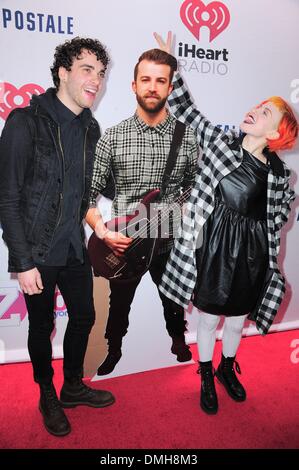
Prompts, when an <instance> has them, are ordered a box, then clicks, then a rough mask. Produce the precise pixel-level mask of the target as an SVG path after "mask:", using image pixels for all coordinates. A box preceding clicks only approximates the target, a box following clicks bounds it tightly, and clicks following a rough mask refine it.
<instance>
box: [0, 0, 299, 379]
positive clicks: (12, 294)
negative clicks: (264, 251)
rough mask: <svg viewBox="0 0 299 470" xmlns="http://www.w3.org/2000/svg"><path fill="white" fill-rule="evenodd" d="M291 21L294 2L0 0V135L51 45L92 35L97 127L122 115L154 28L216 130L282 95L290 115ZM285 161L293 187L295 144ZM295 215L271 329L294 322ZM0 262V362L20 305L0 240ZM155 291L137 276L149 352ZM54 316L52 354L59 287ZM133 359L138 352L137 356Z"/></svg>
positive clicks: (129, 109)
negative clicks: (100, 79) (104, 67)
mask: <svg viewBox="0 0 299 470" xmlns="http://www.w3.org/2000/svg"><path fill="white" fill-rule="evenodd" d="M298 18H299V2H298V1H295V0H284V1H283V2H281V0H251V1H250V2H249V1H247V2H244V1H240V0H223V1H209V0H205V1H201V0H163V1H161V0H126V1H125V2H123V1H120V0H119V1H115V2H108V1H105V0H89V2H88V3H85V2H79V1H73V0H64V1H63V2H61V1H59V0H51V1H50V0H45V1H43V2H36V1H35V0H28V1H18V0H2V1H1V3H0V39H1V72H0V82H1V84H0V87H1V89H0V131H1V130H2V127H3V125H4V123H5V120H6V118H7V116H8V114H9V112H10V111H11V110H12V109H13V108H15V107H22V106H26V105H27V104H28V103H29V100H30V97H31V95H32V94H33V93H41V92H43V90H45V89H46V88H47V87H49V86H52V82H51V75H50V66H51V64H52V61H53V53H54V49H55V47H56V46H57V45H58V44H60V43H62V42H64V41H65V40H66V39H71V38H73V37H75V36H88V37H93V38H98V39H100V40H101V41H102V42H103V43H104V44H105V45H106V46H107V48H108V50H109V53H110V55H111V58H112V61H111V67H110V69H109V72H108V74H107V80H106V83H105V87H104V90H103V93H102V95H101V97H100V98H99V99H98V101H97V105H96V107H95V108H94V110H93V111H94V114H95V116H96V118H97V119H98V120H99V122H100V125H101V128H102V130H103V131H104V130H105V129H106V128H107V127H109V126H111V125H114V124H116V123H118V122H119V121H121V120H122V119H124V118H127V117H129V116H130V115H132V114H133V113H134V110H135V105H136V102H135V96H134V94H133V92H132V90H131V81H132V78H133V69H134V65H135V63H136V61H137V59H138V57H139V55H140V54H141V53H142V52H143V51H144V50H146V49H150V48H152V47H155V46H156V43H155V40H154V38H153V35H152V33H153V31H157V32H159V33H161V34H162V35H163V36H164V37H166V34H167V31H168V30H172V31H173V32H174V34H175V55H176V56H177V58H178V60H179V67H180V70H181V72H182V73H183V75H184V77H185V79H186V82H187V83H188V85H189V88H190V90H191V92H192V95H193V97H194V99H195V101H196V103H197V104H198V107H199V108H200V109H201V110H202V111H203V112H204V113H205V114H206V115H207V116H208V117H209V118H210V120H211V121H212V122H214V123H216V124H218V125H219V126H221V128H223V129H228V128H236V129H238V125H239V123H240V122H241V120H242V118H243V117H244V114H245V112H246V111H248V110H249V109H250V108H251V106H253V105H254V104H256V103H259V102H260V101H261V100H263V99H265V98H267V97H268V96H271V95H281V96H283V97H285V98H286V99H287V100H288V101H289V102H290V103H291V104H292V105H293V107H294V109H295V111H296V112H297V113H298V112H299V70H298V44H299V29H298ZM1 157H2V158H3V156H1ZM4 157H5V156H4ZM283 158H285V160H286V162H287V163H288V165H289V166H290V167H291V168H292V169H293V180H292V182H293V185H294V187H295V189H297V190H298V186H299V183H298V181H297V176H296V174H298V172H299V159H298V147H297V148H296V149H295V150H294V151H292V152H291V153H289V154H287V155H283ZM297 218H298V203H295V204H294V206H293V211H292V215H291V218H290V221H289V222H288V224H287V226H286V228H285V229H284V232H283V236H282V249H281V255H280V258H281V262H282V265H283V271H284V273H285V276H286V278H287V281H288V291H287V295H286V298H285V301H284V303H283V306H282V308H281V310H280V312H279V314H278V316H277V318H276V320H275V324H274V325H273V329H274V330H278V329H290V328H295V327H298V326H299V321H298V305H299V288H298V275H299V271H298V263H297V254H298V239H299V238H298V223H297ZM0 231H1V229H0ZM1 234H2V232H1ZM0 260H1V266H0V362H2V363H3V362H13V361H22V360H27V359H28V354H27V351H26V340H27V330H28V322H27V312H26V307H25V303H24V300H23V296H22V293H21V292H20V290H19V287H18V283H17V280H16V278H15V277H14V276H13V275H10V274H8V273H7V249H6V247H5V245H4V243H3V242H2V241H1V242H0ZM105 295H106V293H105ZM156 297H157V294H156V292H155V290H154V289H153V287H152V285H151V284H150V280H149V278H148V277H145V279H144V280H143V281H142V284H141V286H140V288H139V293H138V296H137V299H136V302H135V301H134V304H133V308H132V313H131V326H130V328H131V331H130V334H129V338H130V344H131V345H134V341H137V342H138V349H140V348H142V347H143V346H142V345H144V339H145V336H146V337H147V338H149V337H150V334H151V332H152V335H153V338H154V344H155V348H153V347H152V346H153V342H152V341H150V344H149V345H148V348H149V350H151V351H152V352H153V349H155V350H156V349H157V344H158V343H159V338H160V336H159V335H160V330H161V331H162V330H163V334H162V333H161V334H162V336H161V338H162V339H163V338H164V336H163V335H164V334H165V331H164V330H165V328H164V325H163V320H162V316H163V315H162V309H161V306H160V303H159V301H158V300H157V301H156ZM153 298H155V300H153ZM100 303H101V302H99V305H98V309H99V308H100ZM153 308H154V309H155V312H157V311H158V313H157V315H158V317H159V321H158V322H156V321H152V318H153ZM55 316H56V330H55V332H54V334H53V344H54V355H55V356H60V355H61V352H62V351H61V344H62V338H63V333H64V329H65V325H66V322H67V310H66V307H65V304H64V301H63V298H62V296H61V295H60V293H59V292H57V294H56V303H55ZM197 316H198V312H197V311H194V309H192V306H190V308H189V309H188V311H187V312H186V317H187V319H188V322H189V333H188V339H189V341H195V331H196V323H197ZM134 318H136V321H135V320H134ZM153 328H154V329H155V331H152V329H153ZM145 332H146V335H145V334H144V333H145ZM245 333H246V334H252V333H256V330H255V327H254V326H253V325H250V324H248V326H247V327H246V331H245ZM165 337H166V336H165ZM142 338H143V340H142ZM162 339H161V340H162ZM163 340H164V339H163ZM131 347H133V346H131ZM167 350H168V346H167ZM132 355H133V356H134V353H132ZM135 356H136V354H135ZM138 356H139V358H140V357H142V354H141V352H139V353H138ZM155 365H157V363H155V364H152V367H154V366H155ZM138 367H139V370H142V368H143V367H144V369H145V368H151V365H146V366H144V365H143V364H142V360H141V363H140V365H139V366H138ZM129 368H130V366H128V369H129ZM134 370H136V368H135V369H134Z"/></svg>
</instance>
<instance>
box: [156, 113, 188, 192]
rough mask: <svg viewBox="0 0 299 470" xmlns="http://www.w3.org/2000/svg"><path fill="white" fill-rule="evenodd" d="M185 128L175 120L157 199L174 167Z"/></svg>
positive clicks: (164, 188) (165, 186)
mask: <svg viewBox="0 0 299 470" xmlns="http://www.w3.org/2000/svg"><path fill="white" fill-rule="evenodd" d="M185 129H186V126H185V124H183V123H182V122H180V121H176V124H175V128H174V133H173V137H172V142H171V145H170V150H169V154H168V158H167V162H166V166H165V170H164V173H163V178H162V184H161V192H160V197H159V199H161V198H162V196H163V195H164V193H165V190H166V188H167V186H168V183H169V180H170V176H171V173H172V170H173V168H174V165H175V162H176V159H177V156H178V154H179V151H180V147H181V144H182V140H183V137H184V134H185Z"/></svg>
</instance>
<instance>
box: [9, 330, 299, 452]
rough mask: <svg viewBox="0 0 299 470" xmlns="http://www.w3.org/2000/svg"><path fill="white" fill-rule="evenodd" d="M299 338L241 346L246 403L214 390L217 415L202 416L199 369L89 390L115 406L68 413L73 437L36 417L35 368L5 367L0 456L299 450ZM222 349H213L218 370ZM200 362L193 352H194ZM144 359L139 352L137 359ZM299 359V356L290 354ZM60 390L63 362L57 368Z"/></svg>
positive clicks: (275, 337) (292, 334)
mask: <svg viewBox="0 0 299 470" xmlns="http://www.w3.org/2000/svg"><path fill="white" fill-rule="evenodd" d="M294 339H299V330H292V331H287V332H282V333H273V334H269V335H267V336H266V337H261V336H255V337H249V338H244V339H243V340H242V343H241V347H240V351H239V355H238V361H239V363H240V366H241V370H242V376H241V381H242V383H243V384H244V386H245V388H246V390H247V396H248V398H247V400H246V401H245V402H243V403H236V402H234V401H233V400H232V399H231V398H230V397H229V396H228V395H227V394H226V392H225V390H224V388H223V387H222V386H221V385H220V384H219V383H218V382H217V384H216V387H217V391H218V399H219V411H218V414H217V415H215V416H208V415H206V414H205V413H204V412H203V411H201V409H200V408H199V388H200V386H199V384H200V378H199V376H198V375H197V374H196V369H197V366H196V365H186V366H180V367H172V368H168V369H160V370H155V371H152V372H145V373H140V374H134V375H129V376H126V377H120V378H115V379H109V380H105V381H101V382H95V383H93V384H92V386H93V387H95V388H106V389H107V390H110V391H111V392H112V393H113V394H114V395H115V397H116V403H115V404H114V405H113V406H111V407H108V408H105V409H92V408H88V407H77V408H74V409H69V410H66V413H67V416H68V417H69V419H70V422H71V425H72V432H71V434H69V435H68V436H66V437H63V438H56V437H54V436H51V435H50V434H48V433H47V432H46V431H45V430H44V428H43V426H42V419H41V415H40V413H39V411H38V409H37V402H38V387H37V385H36V384H34V383H33V382H32V372H31V365H30V364H28V363H23V364H8V365H2V366H0V384H1V391H0V399H1V402H0V403H1V405H0V448H1V449H18V448H19V449H26V448H27V449H82V448H85V449H291V448H293V449H298V448H299V384H298V376H299V362H298V363H293V362H292V361H291V353H292V352H294V348H292V347H291V342H292V341H293V340H294ZM220 348H221V342H217V344H216V357H217V363H216V365H217V364H218V361H219V358H220V353H221V349H220ZM192 350H193V357H194V359H197V349H196V346H195V345H193V346H192ZM139 354H142V352H139ZM293 355H294V356H295V359H296V357H297V358H298V359H299V354H298V353H297V355H295V354H293ZM54 368H55V384H56V386H57V390H58V391H59V390H60V387H61V383H62V361H61V360H56V361H54Z"/></svg>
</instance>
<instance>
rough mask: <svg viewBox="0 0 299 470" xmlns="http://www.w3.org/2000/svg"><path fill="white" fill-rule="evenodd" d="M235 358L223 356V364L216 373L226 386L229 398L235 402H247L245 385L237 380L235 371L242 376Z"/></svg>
mask: <svg viewBox="0 0 299 470" xmlns="http://www.w3.org/2000/svg"><path fill="white" fill-rule="evenodd" d="M235 357H236V356H234V357H224V356H223V354H222V357H221V362H220V364H219V366H218V369H217V371H216V377H217V379H218V380H219V382H221V383H222V385H224V387H225V388H226V391H227V393H228V394H229V396H230V397H231V398H232V399H233V400H235V401H244V400H246V391H245V389H244V387H243V385H242V384H241V383H240V382H239V380H238V379H237V376H236V373H235V369H236V371H237V373H238V374H241V369H240V366H239V364H238V363H237V361H235Z"/></svg>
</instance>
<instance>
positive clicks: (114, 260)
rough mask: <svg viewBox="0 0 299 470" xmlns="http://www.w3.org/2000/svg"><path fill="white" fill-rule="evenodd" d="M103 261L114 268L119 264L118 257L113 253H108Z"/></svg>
mask: <svg viewBox="0 0 299 470" xmlns="http://www.w3.org/2000/svg"><path fill="white" fill-rule="evenodd" d="M105 262H106V264H107V265H108V266H109V267H110V268H115V267H116V266H118V265H119V264H120V260H119V258H118V257H117V256H115V254H114V253H110V255H108V256H106V258H105Z"/></svg>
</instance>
